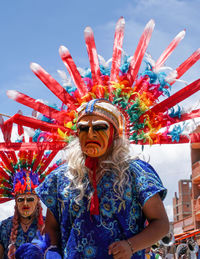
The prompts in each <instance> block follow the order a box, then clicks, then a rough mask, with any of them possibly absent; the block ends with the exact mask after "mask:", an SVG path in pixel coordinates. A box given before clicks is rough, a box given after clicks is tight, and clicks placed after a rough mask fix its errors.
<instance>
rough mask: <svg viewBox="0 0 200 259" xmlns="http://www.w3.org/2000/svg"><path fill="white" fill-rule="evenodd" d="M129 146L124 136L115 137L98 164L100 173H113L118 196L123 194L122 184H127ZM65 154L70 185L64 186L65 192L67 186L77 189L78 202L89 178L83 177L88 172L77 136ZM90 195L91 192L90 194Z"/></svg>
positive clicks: (114, 187) (83, 193)
mask: <svg viewBox="0 0 200 259" xmlns="http://www.w3.org/2000/svg"><path fill="white" fill-rule="evenodd" d="M129 147H130V144H129V141H128V140H127V139H126V138H124V137H123V138H122V137H117V138H116V139H114V141H113V145H112V148H111V152H110V154H109V155H108V156H107V158H106V160H103V161H101V162H100V164H99V169H100V172H101V175H103V174H104V173H105V172H110V173H111V174H114V175H115V179H116V181H115V183H114V186H113V189H114V191H115V192H116V193H117V194H119V195H118V196H119V197H120V196H122V195H123V190H124V186H127V185H129V178H128V173H127V170H128V168H129V161H130V160H131V159H133V158H132V157H130V150H129ZM65 154H66V162H67V164H68V170H67V172H66V175H67V177H68V178H69V179H70V180H71V184H70V186H69V187H66V192H68V188H71V189H77V190H79V194H78V195H77V197H76V202H77V203H79V201H80V200H82V198H83V196H84V195H85V190H86V188H87V186H88V184H89V178H85V175H86V174H87V173H88V168H87V167H86V166H85V159H86V156H85V155H84V154H83V152H82V150H81V146H80V142H79V139H78V137H77V138H75V139H74V140H73V141H72V142H71V143H70V144H69V145H68V147H67V148H66V150H65ZM85 179H88V180H85ZM91 195H92V194H90V196H91ZM88 198H90V197H88Z"/></svg>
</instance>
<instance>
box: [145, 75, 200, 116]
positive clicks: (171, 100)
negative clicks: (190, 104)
mask: <svg viewBox="0 0 200 259" xmlns="http://www.w3.org/2000/svg"><path fill="white" fill-rule="evenodd" d="M199 90H200V79H198V80H196V81H194V82H193V83H191V84H189V85H187V86H185V87H184V88H183V89H181V90H180V91H178V92H176V93H175V94H173V95H171V96H170V97H168V98H167V99H165V100H164V101H162V102H160V103H158V104H156V105H155V106H154V107H153V108H151V109H150V111H151V113H159V112H165V111H167V110H168V109H170V108H172V107H173V106H174V105H176V104H177V103H179V102H181V101H183V100H185V99H186V98H188V97H189V96H191V95H192V94H194V93H196V92H197V91H199ZM144 114H149V111H147V112H146V113H144Z"/></svg>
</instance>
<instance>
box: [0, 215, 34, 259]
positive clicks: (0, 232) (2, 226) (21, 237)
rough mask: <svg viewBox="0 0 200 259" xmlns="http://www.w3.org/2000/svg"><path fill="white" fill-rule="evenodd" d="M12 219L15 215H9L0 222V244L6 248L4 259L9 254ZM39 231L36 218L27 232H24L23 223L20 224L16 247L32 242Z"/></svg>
mask: <svg viewBox="0 0 200 259" xmlns="http://www.w3.org/2000/svg"><path fill="white" fill-rule="evenodd" d="M12 219H13V217H9V218H7V219H5V220H3V221H2V222H0V244H1V245H2V246H3V248H4V257H3V259H7V258H8V256H7V254H8V246H9V240H10V233H11V230H12ZM36 233H37V220H36V219H35V220H34V221H33V223H32V224H31V226H30V227H29V229H28V231H27V232H24V231H23V229H22V227H21V225H20V224H19V227H18V231H17V239H16V243H15V246H16V249H17V248H18V247H19V246H20V245H22V244H24V243H27V242H31V241H32V240H33V239H34V238H36Z"/></svg>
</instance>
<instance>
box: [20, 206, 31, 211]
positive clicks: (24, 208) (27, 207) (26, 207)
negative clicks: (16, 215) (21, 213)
mask: <svg viewBox="0 0 200 259" xmlns="http://www.w3.org/2000/svg"><path fill="white" fill-rule="evenodd" d="M22 209H23V210H29V209H30V207H29V206H24V207H23V208H22Z"/></svg>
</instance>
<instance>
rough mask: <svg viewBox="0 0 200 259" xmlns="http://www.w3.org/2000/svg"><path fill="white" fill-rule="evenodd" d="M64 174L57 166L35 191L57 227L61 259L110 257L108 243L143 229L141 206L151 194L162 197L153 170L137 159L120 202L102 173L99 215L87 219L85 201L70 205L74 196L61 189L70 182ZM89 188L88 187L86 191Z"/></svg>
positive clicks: (86, 202) (108, 178)
mask: <svg viewBox="0 0 200 259" xmlns="http://www.w3.org/2000/svg"><path fill="white" fill-rule="evenodd" d="M66 171H67V166H66V165H64V166H61V167H59V168H58V169H57V170H55V171H54V172H53V173H51V174H50V175H49V176H48V177H47V178H46V180H45V182H43V184H41V185H40V186H39V187H38V188H37V189H36V192H37V194H38V195H39V197H40V199H41V200H42V201H43V202H44V204H45V205H46V206H47V207H48V208H49V209H50V210H51V211H52V212H53V214H54V216H55V218H56V220H57V221H58V222H59V224H60V226H61V230H62V249H63V255H64V258H99V259H100V258H112V256H109V255H108V246H109V244H110V243H112V242H113V241H115V240H120V239H125V238H129V237H130V236H132V235H134V234H136V233H138V232H140V231H141V230H142V229H143V228H144V222H145V218H144V216H143V214H142V211H141V207H143V205H144V203H145V202H146V201H147V200H148V199H149V198H150V197H152V196H153V195H154V194H155V193H160V195H161V197H162V198H164V197H165V195H166V189H165V188H164V187H163V185H162V183H161V181H160V179H159V177H158V175H157V174H156V172H155V171H154V170H153V168H152V167H151V166H150V165H149V164H147V163H145V162H143V161H141V160H136V161H132V163H131V164H130V168H129V177H130V181H132V182H133V189H132V190H131V189H129V188H127V189H125V191H124V196H123V200H119V199H118V198H117V197H116V194H114V192H113V182H114V179H113V176H111V175H110V173H109V172H107V173H106V174H104V176H103V177H102V179H101V181H100V183H99V185H98V188H97V190H98V197H99V202H100V215H99V216H94V218H92V219H91V217H90V212H89V211H88V210H87V208H88V199H87V198H86V197H84V198H83V201H81V204H80V206H78V205H77V204H76V203H75V202H74V198H75V197H76V195H77V193H76V192H75V191H70V190H69V192H67V190H66V189H65V188H67V185H68V184H69V182H70V181H69V179H68V178H67V176H65V174H66ZM85 177H87V175H85ZM138 188H139V190H138ZM91 189H92V186H91V185H90V186H88V189H87V191H86V192H87V193H89V192H90V191H91ZM143 254H144V252H142V251H141V252H138V253H137V254H135V255H134V256H133V257H132V258H142V255H143Z"/></svg>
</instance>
